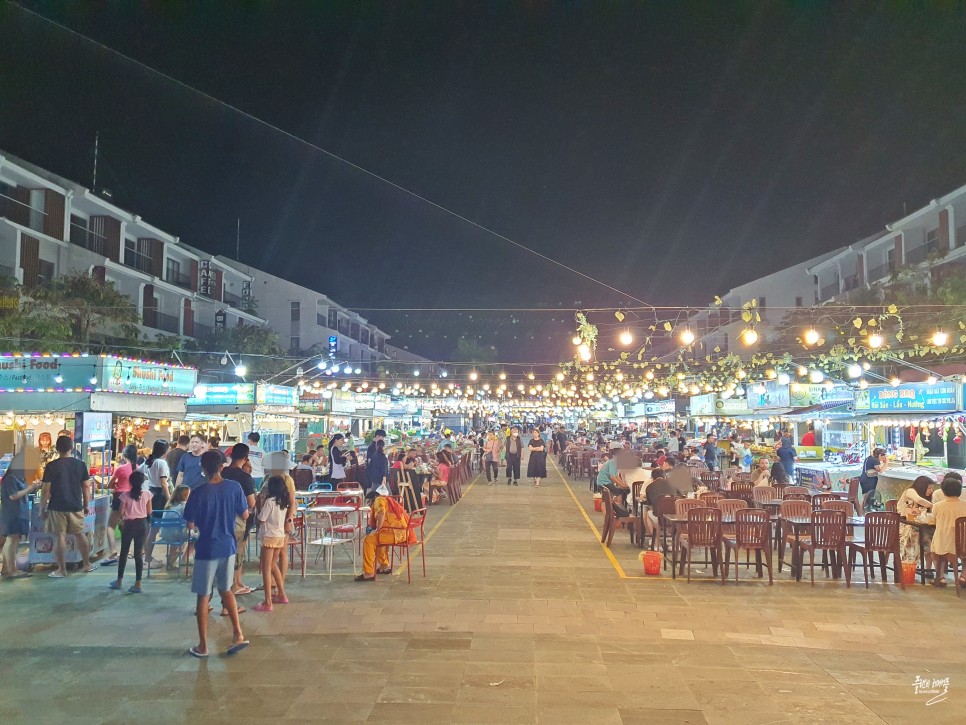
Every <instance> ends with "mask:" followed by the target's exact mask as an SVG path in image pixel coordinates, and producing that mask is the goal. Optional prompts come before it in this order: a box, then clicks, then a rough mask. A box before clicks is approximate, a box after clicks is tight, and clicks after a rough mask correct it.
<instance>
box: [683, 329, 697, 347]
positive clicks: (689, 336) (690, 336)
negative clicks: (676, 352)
mask: <svg viewBox="0 0 966 725" xmlns="http://www.w3.org/2000/svg"><path fill="white" fill-rule="evenodd" d="M680 339H681V344H682V345H691V344H693V343H694V333H693V332H691V328H690V327H685V328H684V329H683V330H682V331H681V338H680Z"/></svg>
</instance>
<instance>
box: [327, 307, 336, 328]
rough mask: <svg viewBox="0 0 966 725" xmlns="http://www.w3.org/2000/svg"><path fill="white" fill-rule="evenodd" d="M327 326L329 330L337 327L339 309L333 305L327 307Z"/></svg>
mask: <svg viewBox="0 0 966 725" xmlns="http://www.w3.org/2000/svg"><path fill="white" fill-rule="evenodd" d="M328 328H329V329H330V330H338V329H339V311H338V310H337V309H335V308H334V307H330V308H329V324H328Z"/></svg>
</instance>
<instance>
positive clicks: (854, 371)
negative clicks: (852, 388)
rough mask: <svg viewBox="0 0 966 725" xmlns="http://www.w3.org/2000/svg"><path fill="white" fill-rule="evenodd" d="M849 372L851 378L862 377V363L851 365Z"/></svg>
mask: <svg viewBox="0 0 966 725" xmlns="http://www.w3.org/2000/svg"><path fill="white" fill-rule="evenodd" d="M848 373H849V377H850V378H861V377H862V366H861V365H856V364H854V363H853V364H852V365H849V368H848Z"/></svg>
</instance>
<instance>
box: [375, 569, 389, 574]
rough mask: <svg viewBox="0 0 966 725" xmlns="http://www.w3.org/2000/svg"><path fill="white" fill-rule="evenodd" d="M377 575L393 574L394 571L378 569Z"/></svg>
mask: <svg viewBox="0 0 966 725" xmlns="http://www.w3.org/2000/svg"><path fill="white" fill-rule="evenodd" d="M376 574H392V569H376Z"/></svg>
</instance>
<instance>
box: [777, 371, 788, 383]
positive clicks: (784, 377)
mask: <svg viewBox="0 0 966 725" xmlns="http://www.w3.org/2000/svg"><path fill="white" fill-rule="evenodd" d="M790 382H791V378H790V377H788V373H781V374H779V376H778V384H779V385H788V383H790Z"/></svg>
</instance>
